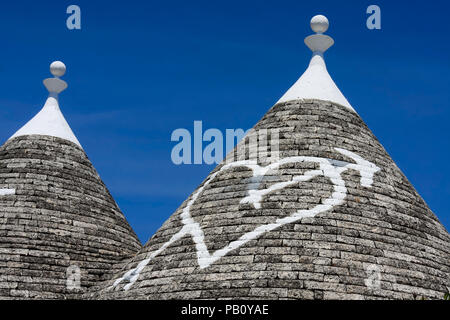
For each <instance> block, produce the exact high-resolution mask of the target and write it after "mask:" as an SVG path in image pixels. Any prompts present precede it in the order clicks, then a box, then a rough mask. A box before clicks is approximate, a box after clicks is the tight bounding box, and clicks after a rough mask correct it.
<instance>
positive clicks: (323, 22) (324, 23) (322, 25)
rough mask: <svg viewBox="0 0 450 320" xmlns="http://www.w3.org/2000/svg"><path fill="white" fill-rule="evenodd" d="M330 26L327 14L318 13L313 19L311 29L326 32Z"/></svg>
mask: <svg viewBox="0 0 450 320" xmlns="http://www.w3.org/2000/svg"><path fill="white" fill-rule="evenodd" d="M329 26H330V23H329V21H328V19H327V17H325V16H322V15H317V16H314V17H313V18H312V19H311V29H312V30H313V31H314V32H316V33H324V32H326V31H327V30H328V27H329Z"/></svg>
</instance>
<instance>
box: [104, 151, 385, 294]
mask: <svg viewBox="0 0 450 320" xmlns="http://www.w3.org/2000/svg"><path fill="white" fill-rule="evenodd" d="M335 150H336V151H338V152H339V153H341V154H343V155H345V156H347V157H349V158H351V159H352V160H353V161H354V162H356V163H348V162H344V161H338V160H333V159H326V158H317V157H302V156H300V157H290V158H284V159H281V160H280V161H278V162H276V163H272V164H270V165H268V166H266V167H261V166H259V165H258V164H257V163H256V161H251V160H247V161H237V162H233V163H230V164H226V165H224V166H223V167H222V168H221V169H220V170H218V171H217V172H216V173H214V174H213V175H211V176H210V177H209V179H208V180H207V181H206V182H205V183H204V184H203V186H202V187H201V188H199V189H198V190H197V191H196V192H195V193H194V194H193V195H192V198H191V199H190V201H189V202H188V204H187V205H186V207H185V208H184V209H183V211H182V212H181V214H180V216H181V219H182V223H183V225H184V226H183V227H182V229H181V230H180V231H179V232H178V233H176V234H175V235H174V236H172V238H171V239H170V240H169V241H168V242H166V243H165V244H163V245H162V247H161V248H159V249H158V250H156V251H154V252H153V253H151V254H150V255H149V256H148V257H147V259H145V260H143V261H141V262H140V263H139V264H138V266H137V267H136V268H134V269H131V270H129V271H128V272H126V273H125V274H124V276H123V277H121V278H119V279H117V280H116V281H115V282H114V284H113V285H112V286H111V287H110V288H114V287H116V286H118V285H119V284H120V283H121V282H122V281H128V282H129V283H128V284H127V285H125V286H124V289H125V290H128V289H129V288H130V287H131V286H132V285H133V284H134V283H135V282H136V280H137V279H138V278H139V275H140V273H141V272H142V270H143V269H144V268H145V267H146V266H147V265H148V264H149V263H150V261H151V260H152V259H153V258H154V257H156V256H157V255H159V254H160V253H161V252H163V251H164V250H165V249H166V248H167V247H169V246H170V245H171V244H173V243H174V242H175V241H177V240H179V239H181V238H183V237H184V236H187V235H190V236H191V237H192V239H193V241H194V242H195V247H196V250H197V261H198V264H199V266H200V268H201V269H204V268H207V267H209V266H210V265H211V264H212V263H214V262H216V261H217V260H219V259H220V258H222V257H223V256H225V255H226V254H227V253H229V252H230V251H232V250H234V249H237V248H239V247H241V246H242V245H244V244H245V243H247V242H249V241H251V240H254V239H256V238H258V237H260V236H261V235H262V234H264V233H266V232H269V231H273V230H275V229H277V228H279V227H281V226H284V225H286V224H290V223H294V222H297V221H299V220H301V219H302V218H307V217H315V216H316V215H318V214H319V213H323V212H325V211H328V210H331V209H332V208H333V207H335V206H339V205H341V204H343V203H344V200H345V198H346V196H347V188H346V187H345V182H344V180H343V179H342V177H341V174H342V173H343V172H344V171H346V170H348V169H353V170H357V171H359V173H360V176H361V180H360V182H361V185H362V186H363V187H367V188H370V187H371V186H372V184H373V176H374V174H375V173H376V172H378V171H379V170H380V168H378V167H377V166H376V165H375V164H373V163H371V162H369V161H367V160H365V159H363V158H361V157H360V156H359V155H357V154H355V153H352V152H350V151H347V150H344V149H340V148H335ZM299 162H313V163H318V164H319V166H320V169H318V170H311V171H307V172H305V174H303V175H301V176H295V177H293V179H292V181H288V182H280V183H277V184H274V185H273V186H271V187H269V188H267V189H263V190H258V188H259V186H260V182H261V179H262V177H264V176H265V175H266V174H267V172H269V171H270V170H276V169H278V168H279V167H280V166H282V165H285V164H288V163H299ZM237 167H247V168H249V169H251V170H252V171H253V183H251V184H250V185H249V192H248V193H249V194H248V196H247V197H245V198H244V199H242V200H241V203H248V204H252V205H253V206H254V207H255V209H259V208H261V202H262V199H263V197H264V196H265V195H267V194H269V193H270V192H273V191H275V190H280V189H283V188H286V187H288V186H290V185H293V184H296V183H298V182H304V181H309V180H311V179H313V178H315V177H318V176H324V177H327V178H328V179H330V180H331V182H332V183H333V185H334V192H333V193H332V195H331V197H330V198H328V199H326V200H324V201H323V202H322V203H321V204H319V205H317V206H316V207H314V208H312V209H309V210H299V211H297V212H294V213H293V214H291V215H290V216H288V217H284V218H280V219H277V220H276V221H275V222H274V223H270V224H265V225H261V226H259V227H257V228H256V229H255V230H253V231H251V232H248V233H245V234H244V235H242V236H241V237H240V238H239V239H238V240H236V241H233V242H231V243H229V244H228V245H227V246H226V247H224V248H222V249H220V250H217V251H215V252H214V253H212V254H211V253H210V252H209V250H208V248H207V246H206V244H205V240H204V239H205V235H204V233H203V230H202V228H201V227H200V224H199V223H197V222H196V221H195V220H194V219H193V218H192V216H191V214H190V210H191V207H192V205H193V204H194V203H195V201H196V200H197V198H198V197H199V195H200V194H201V193H202V192H203V190H204V189H205V187H206V186H208V185H209V184H210V183H211V182H212V181H213V180H214V178H215V177H216V176H217V175H218V174H220V173H222V172H224V171H226V170H229V169H231V168H237Z"/></svg>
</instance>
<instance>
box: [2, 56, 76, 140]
mask: <svg viewBox="0 0 450 320" xmlns="http://www.w3.org/2000/svg"><path fill="white" fill-rule="evenodd" d="M50 72H51V74H52V75H53V76H54V78H48V79H45V80H44V86H45V87H46V88H47V90H48V92H49V96H48V98H47V101H46V102H45V105H44V107H43V108H42V110H41V111H39V113H38V114H36V115H35V116H34V118H33V119H31V120H30V121H29V122H28V123H27V124H26V125H25V126H23V127H22V128H21V129H20V130H19V131H17V132H16V133H15V134H14V135H13V136H12V137H11V138H9V140H11V139H13V138H16V137H20V136H27V135H45V136H53V137H58V138H62V139H65V140H69V141H71V142H73V143H75V144H77V145H78V146H79V147H81V144H80V142H79V141H78V139H77V138H76V137H75V135H74V133H73V131H72V129H71V128H70V126H69V124H68V123H67V121H66V119H65V118H64V116H63V114H62V113H61V110H60V108H59V101H58V96H59V94H60V93H61V92H63V91H64V90H66V89H67V83H66V82H65V81H64V80H61V79H60V78H59V77H61V76H63V75H64V74H65V73H66V66H65V65H64V63H62V62H61V61H55V62H53V63H52V64H51V65H50Z"/></svg>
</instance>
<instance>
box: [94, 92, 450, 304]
mask: <svg viewBox="0 0 450 320" xmlns="http://www.w3.org/2000/svg"><path fill="white" fill-rule="evenodd" d="M274 127H276V128H279V129H280V153H281V155H280V158H281V159H283V158H287V157H298V156H307V157H318V158H326V159H335V160H338V161H343V162H349V163H351V162H353V161H352V159H351V158H348V157H347V156H345V155H342V154H341V153H339V152H337V151H336V150H335V148H336V147H339V148H343V149H346V150H349V151H351V152H353V153H356V154H358V155H360V156H361V157H362V158H364V159H366V160H367V161H370V162H371V163H374V164H375V165H376V166H377V167H379V168H380V170H379V171H378V172H376V173H375V174H374V177H373V184H372V186H371V187H370V188H367V187H364V186H362V185H361V174H360V172H358V171H357V170H349V171H346V172H344V173H343V174H342V177H343V179H344V181H345V186H346V189H347V194H346V197H345V200H344V202H343V204H341V205H337V206H334V207H333V208H332V209H330V210H328V211H326V212H324V213H321V214H319V215H317V216H315V217H313V218H303V219H301V220H299V221H296V222H294V223H290V224H286V225H283V226H281V227H279V228H277V229H275V230H272V231H268V232H266V233H263V234H262V235H261V236H260V237H258V238H256V239H252V240H250V241H248V242H246V243H245V244H243V245H242V246H240V247H238V248H236V249H235V250H232V251H230V252H229V253H228V254H226V255H225V256H223V257H222V258H221V259H219V260H217V261H215V262H214V263H212V264H211V265H209V266H208V267H206V268H202V267H201V266H200V264H199V260H198V252H197V248H196V241H195V239H194V237H195V236H194V235H191V234H186V235H185V236H183V237H182V238H180V239H178V240H176V241H175V242H173V243H172V244H171V245H170V246H168V247H167V248H165V250H163V251H162V252H160V253H159V255H157V256H155V257H153V258H152V259H151V260H150V261H149V262H148V264H147V265H146V266H145V267H144V268H142V270H139V271H140V273H139V274H138V277H137V279H133V274H131V276H130V277H128V279H123V280H122V281H121V282H120V283H118V284H117V279H121V278H123V275H124V274H125V273H126V271H128V270H136V269H139V267H138V266H139V263H141V262H142V261H145V260H146V259H148V257H149V256H151V254H152V253H153V252H155V251H157V250H159V249H160V248H161V247H163V246H164V244H166V243H167V242H168V241H170V239H171V238H172V236H173V235H175V234H177V233H178V232H179V231H180V230H181V229H182V228H183V226H184V224H183V222H182V213H183V210H184V209H185V207H186V206H187V204H188V203H189V202H190V200H191V199H192V197H191V198H189V199H188V200H186V202H185V203H184V204H183V205H182V206H181V207H180V208H179V209H178V210H177V211H176V212H175V214H174V215H173V216H172V217H171V218H170V219H169V220H168V221H167V222H166V223H165V224H164V225H163V226H162V228H161V229H160V230H159V231H158V232H157V233H156V234H155V235H154V236H153V238H152V239H151V240H150V241H149V242H148V243H147V244H146V246H145V248H144V249H143V250H142V251H141V252H140V253H139V254H138V255H137V256H136V257H134V258H133V259H132V260H131V261H130V263H128V265H127V266H126V268H124V270H122V271H121V272H119V273H118V274H116V276H115V277H114V279H113V280H111V281H108V282H107V283H106V284H105V285H104V286H103V288H102V289H101V290H100V291H99V293H97V294H96V295H94V297H95V298H107V299H111V298H113V299H188V298H189V299H210V298H212V299H222V298H239V299H255V298H257V299H259V298H269V299H379V298H390V299H414V298H418V297H426V298H434V299H441V298H442V297H443V296H444V292H446V287H447V286H450V279H449V273H450V248H449V243H450V237H449V234H448V232H447V231H446V230H445V228H444V227H443V226H442V225H441V224H440V223H439V221H438V220H437V218H436V216H435V215H434V214H433V213H432V212H431V211H430V210H429V209H428V207H427V205H426V204H425V203H424V201H423V200H422V199H421V198H420V196H419V195H418V194H417V192H416V191H415V190H414V188H413V187H412V186H411V184H410V183H409V182H408V180H407V179H406V178H405V176H404V175H403V174H402V173H401V171H400V170H399V169H398V168H397V166H396V165H395V164H394V162H393V161H392V159H391V158H390V157H389V155H388V154H387V153H386V151H385V150H384V149H383V147H382V146H381V145H380V143H379V142H378V141H377V139H376V138H375V137H374V135H373V134H372V133H371V131H370V130H369V129H368V128H367V126H366V125H365V124H364V122H363V121H362V120H361V119H360V117H359V116H358V115H357V114H356V113H355V112H353V111H351V110H349V109H348V108H346V107H344V106H340V105H338V104H335V103H331V102H325V101H319V100H310V101H302V102H300V101H291V102H286V103H279V104H277V105H276V106H274V107H273V108H272V109H271V110H270V111H269V112H268V113H267V114H266V115H265V116H264V118H263V119H262V120H261V121H260V122H259V123H258V124H257V125H256V126H255V130H258V129H265V128H274ZM222 166H223V165H220V166H219V167H218V168H217V169H215V170H214V171H213V172H212V173H211V175H214V173H215V172H218V171H220V169H221V167H222ZM317 169H318V165H317V163H313V162H299V163H289V164H287V165H285V166H281V167H280V169H279V170H278V171H274V172H273V173H272V174H270V173H269V174H267V175H265V176H264V178H263V179H262V181H261V184H260V186H259V189H260V190H261V189H266V188H268V187H270V186H273V185H275V184H277V183H280V182H285V181H291V180H292V179H293V177H295V176H299V175H302V174H304V173H305V172H307V171H310V170H317ZM252 176H253V175H252V172H251V170H250V169H248V168H246V167H244V166H242V167H236V168H232V169H230V170H228V171H223V172H221V173H220V174H219V175H216V176H215V178H214V179H213V180H212V181H211V182H210V183H209V184H208V186H206V187H205V188H204V189H203V191H202V192H201V194H200V195H198V197H197V199H196V201H195V202H194V203H193V204H192V208H191V215H192V217H193V220H194V221H193V222H194V223H196V224H198V225H200V227H201V230H203V233H204V239H205V244H206V249H207V250H208V251H209V252H214V251H216V250H221V249H222V248H226V247H227V246H228V245H229V244H230V243H232V242H233V241H236V240H237V239H239V238H240V237H241V236H242V235H243V234H245V233H247V232H251V231H253V230H255V229H257V228H258V227H260V226H262V225H268V224H272V223H275V222H276V221H277V219H280V218H284V217H288V216H290V215H292V213H294V212H296V211H298V210H308V209H312V208H314V207H316V206H317V205H320V204H323V203H324V202H325V201H326V200H327V199H328V198H329V197H330V195H331V194H332V193H333V189H334V184H333V182H332V181H331V180H330V179H329V178H325V177H323V176H318V177H315V178H314V179H312V180H310V181H307V182H301V181H300V182H298V183H296V184H293V185H290V186H288V187H286V188H284V189H279V190H276V191H274V192H271V193H269V194H267V195H266V196H265V197H264V198H263V200H262V202H261V208H259V209H257V208H255V207H254V206H252V205H250V204H245V203H244V204H243V203H242V199H243V198H245V197H246V196H247V195H248V187H249V184H251V183H252ZM208 179H209V178H207V179H206V180H205V181H208ZM202 187H203V185H202V186H200V187H199V188H202ZM194 194H195V192H194ZM197 236H198V235H197ZM136 267H138V268H136ZM373 269H375V271H377V270H378V271H379V272H380V273H379V280H378V278H377V279H374V281H372V282H373V285H370V283H369V281H371V276H372V270H373ZM133 281H134V282H133ZM115 283H116V285H115ZM130 283H132V285H130Z"/></svg>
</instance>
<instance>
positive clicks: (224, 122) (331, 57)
mask: <svg viewBox="0 0 450 320" xmlns="http://www.w3.org/2000/svg"><path fill="white" fill-rule="evenodd" d="M71 4H77V5H79V6H80V7H81V11H82V30H81V31H69V30H68V29H67V28H66V17H67V14H66V8H67V6H68V5H71ZM370 4H377V5H379V6H380V7H381V10H382V30H381V31H369V30H368V29H367V28H366V18H367V15H366V8H367V7H368V6H369V5H370ZM449 12H450V5H449V3H447V2H444V1H439V2H437V1H436V2H435V1H411V0H409V1H380V0H377V1H373V2H372V1H370V2H368V1H335V0H334V1H329V0H322V1H298V0H296V1H283V0H278V1H260V0H259V1H235V0H228V1H211V0H209V1H195V0H193V1H134V0H129V1H84V0H83V1H81V0H74V1H21V0H16V1H14V2H13V1H2V3H1V4H0V36H1V40H0V43H1V48H0V123H1V126H0V140H1V141H2V142H4V141H6V140H7V139H8V138H9V137H10V136H11V135H12V134H13V133H14V132H15V131H16V130H17V129H19V128H20V127H21V126H22V125H23V124H25V122H26V121H28V120H29V119H30V118H31V117H32V116H34V114H36V113H37V112H38V111H39V109H40V108H41V107H42V105H43V103H44V101H45V98H46V90H45V88H44V87H43V85H42V80H43V79H44V78H46V77H48V76H49V71H48V65H49V63H50V62H51V61H53V60H62V61H64V62H65V63H66V65H67V68H68V71H67V74H66V76H65V77H64V79H65V80H66V81H67V82H68V83H69V89H68V90H67V91H65V92H64V93H63V94H62V96H61V108H62V111H63V113H64V115H65V116H66V118H67V120H68V122H69V123H70V125H71V127H72V129H73V130H74V132H75V134H76V135H77V137H78V139H79V140H80V142H81V144H82V145H83V147H84V149H85V151H86V152H87V154H88V155H89V157H90V159H91V160H92V162H93V164H94V166H95V167H96V168H97V170H98V171H99V173H100V175H101V177H102V178H103V180H104V181H105V183H106V185H107V186H108V187H109V189H110V191H111V193H112V194H113V196H114V197H115V199H116V201H117V203H118V204H119V206H120V207H121V209H122V210H123V212H124V213H125V215H126V217H127V219H128V220H129V221H130V223H131V225H132V227H133V228H134V230H135V231H136V233H137V234H138V235H139V237H140V239H141V240H142V241H143V242H146V241H147V240H148V238H149V237H150V236H151V235H152V234H153V233H154V232H155V231H156V230H157V228H159V226H161V224H162V223H163V222H164V221H165V220H166V219H167V218H168V217H169V216H170V215H171V214H172V213H173V212H174V211H175V209H176V208H177V207H178V206H179V205H180V204H181V203H182V202H183V201H184V200H185V199H186V198H187V197H188V196H189V194H190V193H191V192H192V191H193V190H194V189H195V188H196V187H197V186H198V185H199V184H200V183H201V182H202V181H203V179H204V178H205V177H206V176H207V175H208V173H209V171H210V170H211V169H213V166H207V165H197V166H194V165H191V166H189V165H187V166H175V165H174V164H172V162H171V159H170V153H171V149H172V147H173V146H174V145H175V143H173V142H171V141H170V136H171V133H172V131H173V130H175V129H177V128H187V129H190V130H192V128H193V122H194V120H202V121H203V126H204V128H205V129H207V128H219V129H221V130H225V129H226V128H243V129H248V128H251V127H252V126H253V125H254V124H255V123H256V122H257V121H258V120H259V119H260V118H261V117H262V116H263V115H264V113H265V112H266V111H267V110H268V109H269V108H270V107H271V106H272V105H273V104H274V103H275V102H276V101H277V100H278V99H279V98H280V96H281V95H282V94H283V93H284V92H285V91H286V90H287V89H288V88H289V87H290V86H291V85H292V84H293V82H295V81H296V80H297V78H298V77H299V76H300V75H301V74H302V73H303V71H304V70H305V68H306V66H307V64H308V62H309V58H310V51H309V49H307V48H306V47H305V45H304V44H303V39H304V37H305V36H307V35H309V34H311V31H310V29H309V20H310V18H311V17H312V16H313V15H315V14H319V13H321V14H325V15H327V16H328V18H329V20H330V22H331V26H330V29H329V31H328V34H330V35H331V36H333V38H334V39H335V41H336V44H335V46H334V47H332V48H331V49H330V50H329V51H328V52H327V55H326V61H327V64H328V68H329V71H330V74H331V75H332V77H333V78H334V80H335V82H336V83H337V85H338V86H339V88H340V89H341V91H342V92H343V93H344V95H345V96H346V97H347V99H348V100H349V101H350V103H351V104H352V105H353V106H354V107H355V108H356V109H357V111H358V113H359V114H360V116H361V117H362V118H363V119H364V120H365V122H366V123H367V125H368V126H369V127H370V128H371V129H372V131H373V132H374V133H375V135H376V136H377V137H378V139H379V140H380V141H381V143H382V144H383V145H384V147H385V148H386V150H387V151H388V152H389V153H390V155H391V156H392V158H393V159H394V160H395V161H396V163H397V165H398V166H399V167H400V168H401V169H402V170H403V172H404V173H405V174H406V176H407V177H408V178H409V180H410V181H411V182H412V183H413V185H414V186H415V187H416V189H417V190H418V192H419V193H420V194H421V195H422V197H423V198H424V199H425V201H426V202H427V203H428V205H429V206H430V207H431V209H432V210H433V211H434V212H435V213H436V215H437V216H438V217H439V218H440V220H441V221H442V223H443V224H444V225H445V226H446V228H447V229H450V209H449V206H448V199H449V198H450V169H449V165H448V159H449V158H450V139H449V138H450V133H449V130H448V127H449V123H450V105H449V104H450V91H449V83H450V62H449V61H450V59H449V56H450V54H449V52H450V43H449V38H450V36H449V32H450V28H449V23H448V14H449Z"/></svg>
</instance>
